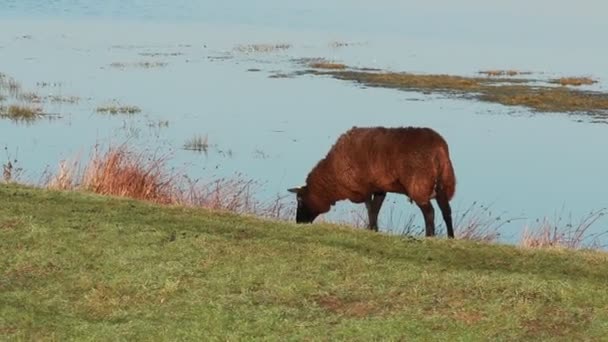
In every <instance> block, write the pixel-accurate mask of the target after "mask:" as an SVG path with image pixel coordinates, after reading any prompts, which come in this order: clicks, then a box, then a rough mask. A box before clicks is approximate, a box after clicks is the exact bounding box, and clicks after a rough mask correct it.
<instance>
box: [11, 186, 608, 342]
mask: <svg viewBox="0 0 608 342" xmlns="http://www.w3.org/2000/svg"><path fill="white" fill-rule="evenodd" d="M607 283H608V254H605V253H600V252H591V251H570V250H528V249H520V248H516V247H512V246H505V245H491V244H481V243H473V242H468V241H458V240H457V241H447V240H445V239H432V240H430V239H429V240H418V239H406V238H400V237H391V236H386V235H382V234H374V233H372V232H367V231H363V230H361V231H359V230H352V229H349V228H344V227H338V226H330V225H312V226H298V225H295V224H292V223H284V222H274V221H264V220H259V219H256V218H252V217H243V216H236V215H232V214H226V213H213V212H209V211H206V210H202V209H185V208H179V207H160V206H157V205H151V204H147V203H142V202H137V201H133V200H126V199H117V198H111V197H101V196H97V195H92V194H87V193H73V192H72V193H70V192H54V191H48V190H39V189H33V188H27V187H23V186H17V185H0V339H15V340H57V341H63V340H73V339H76V340H104V341H114V340H196V341H201V340H219V339H221V340H230V341H235V340H252V339H264V340H326V341H333V340H354V341H369V340H433V341H448V340H449V341H451V340H460V341H475V340H478V341H487V340H493V341H494V340H498V341H521V340H562V341H574V340H597V341H600V340H602V339H605V336H606V334H607V333H608V291H606V284H607Z"/></svg>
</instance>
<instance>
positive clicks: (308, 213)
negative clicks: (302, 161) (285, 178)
mask: <svg viewBox="0 0 608 342" xmlns="http://www.w3.org/2000/svg"><path fill="white" fill-rule="evenodd" d="M307 190H308V189H307V188H306V187H305V186H303V187H300V188H293V189H289V192H293V193H295V194H296V199H297V200H298V209H297V211H296V222H297V223H312V221H314V220H315V218H317V216H319V214H320V212H318V211H316V210H314V209H313V207H312V205H311V204H312V203H311V201H310V195H309V194H308V191H307Z"/></svg>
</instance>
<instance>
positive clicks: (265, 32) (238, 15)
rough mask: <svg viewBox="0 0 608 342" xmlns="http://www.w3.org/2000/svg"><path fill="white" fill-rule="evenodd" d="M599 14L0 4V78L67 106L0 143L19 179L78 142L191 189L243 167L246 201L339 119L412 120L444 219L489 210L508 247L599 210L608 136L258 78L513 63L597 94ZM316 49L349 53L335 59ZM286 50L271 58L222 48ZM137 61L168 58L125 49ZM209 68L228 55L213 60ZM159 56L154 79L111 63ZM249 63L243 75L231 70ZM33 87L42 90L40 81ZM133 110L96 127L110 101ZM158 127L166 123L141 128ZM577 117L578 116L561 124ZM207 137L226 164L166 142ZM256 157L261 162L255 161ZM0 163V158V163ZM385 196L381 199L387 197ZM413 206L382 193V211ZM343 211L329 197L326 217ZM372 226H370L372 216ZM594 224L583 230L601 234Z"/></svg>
mask: <svg viewBox="0 0 608 342" xmlns="http://www.w3.org/2000/svg"><path fill="white" fill-rule="evenodd" d="M607 9H608V5H605V4H604V3H602V2H600V1H596V2H591V3H589V2H587V3H586V6H581V5H579V4H576V3H563V4H560V5H559V6H557V5H555V4H554V3H553V2H548V1H540V2H534V3H530V2H523V1H513V2H509V3H508V4H491V3H487V2H482V1H465V2H459V3H454V4H444V3H441V4H439V3H438V2H435V1H431V2H427V3H424V4H420V3H410V2H400V1H389V0H385V1H377V2H373V3H371V2H370V3H358V2H353V1H345V0H344V1H333V2H331V3H326V2H321V1H316V0H315V1H309V2H292V1H256V2H246V1H223V2H210V1H174V2H169V1H165V2H162V1H106V2H89V1H86V2H85V1H67V0H65V1H46V2H42V1H23V0H22V1H6V0H3V1H0V27H1V29H0V72H2V73H5V74H7V75H9V76H11V77H13V78H15V79H17V80H19V81H20V82H21V83H22V85H23V86H24V87H25V88H27V89H28V90H32V91H37V92H39V93H41V94H47V95H48V94H51V93H52V94H55V95H57V94H59V95H74V96H78V97H80V99H81V100H80V102H79V103H78V104H47V105H45V110H46V111H47V112H52V113H58V114H60V115H61V118H59V119H57V120H51V121H48V120H42V121H39V122H37V123H35V124H32V125H23V124H17V123H13V122H10V121H7V120H0V148H5V147H6V150H7V151H8V154H9V155H10V156H11V157H17V158H18V160H19V164H20V165H21V166H22V167H23V168H24V169H25V170H26V175H25V176H26V177H27V178H29V179H30V180H32V181H35V180H36V179H39V178H40V175H41V174H42V173H43V171H44V170H45V169H47V168H51V169H53V168H55V167H56V165H57V162H58V161H59V160H61V159H64V158H71V157H74V156H76V155H78V154H81V155H87V154H88V153H89V151H90V149H91V147H92V146H93V145H95V144H96V143H109V142H122V141H124V140H125V139H129V141H130V142H132V143H133V144H135V145H137V146H140V147H145V148H148V149H150V150H153V151H154V150H162V151H171V153H173V155H174V158H173V163H174V164H173V165H175V166H176V167H180V166H182V165H187V166H188V168H187V172H188V173H189V174H190V175H192V176H193V177H196V178H203V179H212V178H214V177H219V176H226V175H232V174H234V173H235V172H241V173H244V174H245V175H246V176H247V177H251V178H254V179H257V180H259V181H261V182H262V183H263V184H264V185H263V186H262V187H261V189H259V191H260V194H261V195H262V196H271V195H274V194H276V193H284V192H285V189H286V188H288V187H291V186H295V185H299V184H301V183H302V182H303V181H304V179H305V177H306V174H307V173H308V172H309V171H310V168H311V167H312V166H313V165H314V164H315V163H316V162H317V161H318V160H319V159H320V158H321V157H322V156H324V155H325V153H326V152H327V150H328V149H329V147H330V146H331V145H332V143H333V142H334V141H335V139H336V138H337V136H338V135H339V134H340V133H342V132H343V131H344V130H346V129H348V128H350V127H351V126H353V125H359V126H364V125H391V126H393V125H395V126H397V125H418V126H430V127H433V128H435V129H436V130H438V131H439V132H440V133H441V134H443V135H444V136H445V138H446V139H447V140H448V142H449V144H450V149H451V153H452V158H453V162H454V165H455V168H456V173H457V177H458V189H457V195H456V197H455V198H454V200H453V206H454V208H455V210H456V212H457V213H458V212H461V211H462V210H464V209H465V208H467V207H469V206H470V205H471V203H473V202H474V201H477V202H480V203H485V204H488V205H489V204H491V205H492V208H495V212H498V213H503V216H504V217H525V218H526V220H523V221H517V222H516V223H513V224H510V225H506V226H505V227H503V229H504V236H505V240H506V241H515V240H517V239H518V237H519V233H520V232H521V230H522V229H523V227H524V226H525V225H526V224H527V223H530V224H533V223H534V220H535V219H537V218H542V217H544V216H550V217H553V215H555V213H556V212H559V211H560V210H561V208H565V211H566V213H570V212H571V213H572V215H573V217H575V218H578V217H581V216H583V215H584V214H585V213H587V212H588V211H589V210H592V209H600V208H604V207H608V199H607V198H606V197H605V195H604V194H605V193H606V192H607V190H608V186H607V185H606V184H605V182H603V179H604V178H605V176H606V174H608V159H607V158H606V157H605V150H606V148H607V147H608V138H607V133H608V125H606V124H601V123H591V122H590V120H589V119H588V118H586V117H585V116H580V117H577V116H571V115H564V114H554V113H547V114H534V113H531V112H529V111H528V110H527V109H525V108H517V107H504V106H501V105H494V104H487V103H478V102H474V101H466V100H454V99H448V98H442V97H436V96H425V95H421V94H416V93H406V92H400V91H396V90H387V89H369V88H368V89H363V88H361V87H357V86H356V85H353V84H350V83H348V82H342V81H337V80H332V79H326V78H313V77H311V76H302V77H297V78H279V79H275V78H269V77H268V76H269V75H272V74H274V73H275V72H288V71H290V70H293V68H294V67H295V66H294V64H293V63H292V62H291V60H292V59H294V58H303V57H324V58H327V59H331V60H336V61H339V62H344V63H347V64H350V65H355V66H365V67H379V68H384V69H390V70H400V71H412V72H424V73H452V74H462V75H473V74H475V73H476V72H477V71H479V70H483V69H519V70H529V71H533V72H535V77H539V78H551V77H560V76H586V75H589V76H593V77H594V78H597V79H598V80H599V81H600V82H599V83H598V84H596V85H594V86H592V88H593V89H597V90H604V91H605V90H606V85H607V84H608V83H606V80H608V68H606V62H605V60H606V59H605V56H608V46H607V45H606V44H602V41H603V36H605V33H606V32H608V22H606V21H605V20H604V17H603V14H604V13H606V10H607ZM334 42H347V43H350V45H348V46H346V47H340V48H336V47H334V46H333V45H332V43H334ZM257 43H268V44H276V43H289V44H291V48H290V49H287V50H281V51H276V52H271V53H245V52H242V51H238V50H236V49H235V47H237V46H238V45H240V44H257ZM146 53H168V54H177V55H166V56H157V57H150V56H142V55H141V54H146ZM217 57H228V58H227V59H221V58H217ZM140 61H162V62H166V63H168V64H167V66H165V67H160V68H150V69H144V68H137V67H127V68H124V69H121V68H113V67H111V66H110V64H111V63H114V62H121V63H134V62H140ZM250 68H259V69H261V71H260V72H248V71H247V69H250ZM40 82H55V83H59V84H60V85H59V86H54V87H40V86H38V85H37V84H38V83H40ZM114 99H116V100H118V101H120V102H121V103H124V104H127V105H137V106H139V107H141V108H142V109H143V112H142V113H141V114H138V115H135V116H132V117H125V116H116V117H106V116H101V115H99V114H97V113H95V108H96V107H97V106H99V105H102V104H104V103H107V102H108V101H111V100H114ZM159 121H168V127H157V126H155V125H156V124H157V123H158V122H159ZM579 121H581V122H579ZM196 134H200V135H203V136H204V135H208V137H209V142H210V143H212V144H217V146H218V148H219V149H221V150H223V151H230V152H231V154H232V156H228V155H226V154H222V153H217V152H213V151H212V152H211V153H209V155H208V156H205V155H204V154H196V153H192V152H189V151H184V150H182V149H181V146H182V144H183V143H184V142H185V140H187V139H188V138H190V137H192V136H193V135H196ZM260 151H261V152H262V153H260ZM0 157H2V159H0V160H4V159H5V157H4V156H0ZM392 202H395V204H391V203H392ZM391 205H392V206H393V207H395V208H403V212H404V213H405V215H406V216H407V215H409V214H414V215H418V216H417V218H416V220H417V223H418V224H421V221H422V217H421V216H420V215H419V214H418V209H416V208H414V206H412V205H410V204H409V203H407V202H406V201H405V200H402V199H400V198H399V197H396V196H394V197H392V198H391V200H390V201H389V203H388V205H387V209H385V210H383V213H381V225H382V223H383V222H382V215H383V214H385V215H388V211H389V210H390V208H388V207H389V206H391ZM349 208H351V206H349V205H348V204H341V205H340V206H338V208H336V209H335V210H334V211H333V212H332V213H331V214H329V215H327V216H328V217H329V218H333V219H340V218H341V216H340V215H343V213H344V212H345V211H346V210H348V209H349ZM384 221H385V222H384V223H385V226H384V227H383V228H386V229H389V228H394V227H386V225H387V224H388V221H389V220H388V219H385V220H384ZM607 228H608V227H607V222H606V220H604V221H602V222H600V223H599V224H596V225H595V226H594V229H595V231H604V230H606V229H607Z"/></svg>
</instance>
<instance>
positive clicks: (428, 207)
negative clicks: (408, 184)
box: [416, 202, 435, 237]
mask: <svg viewBox="0 0 608 342" xmlns="http://www.w3.org/2000/svg"><path fill="white" fill-rule="evenodd" d="M416 204H417V205H418V208H420V210H421V211H422V215H424V226H425V230H426V234H425V235H426V236H427V237H428V236H435V210H434V209H433V205H432V204H431V202H426V203H416Z"/></svg>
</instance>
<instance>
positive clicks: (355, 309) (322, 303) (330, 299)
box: [314, 295, 386, 318]
mask: <svg viewBox="0 0 608 342" xmlns="http://www.w3.org/2000/svg"><path fill="white" fill-rule="evenodd" d="M314 300H315V303H317V305H318V306H319V307H321V308H323V309H324V310H327V311H329V312H331V313H334V314H337V315H341V316H347V317H356V318H363V317H368V316H371V315H376V314H379V313H381V312H382V311H384V309H386V307H384V306H382V305H379V304H378V303H376V302H373V301H357V300H354V301H351V300H345V299H342V298H339V297H338V296H334V295H322V296H317V297H315V299H314Z"/></svg>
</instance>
